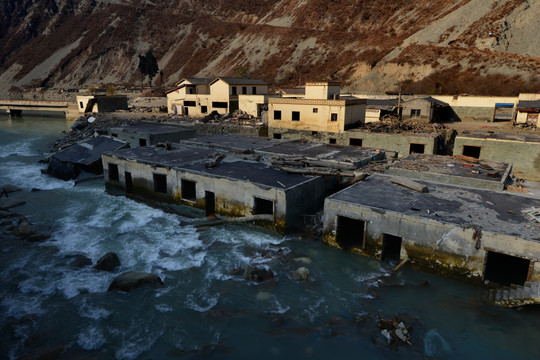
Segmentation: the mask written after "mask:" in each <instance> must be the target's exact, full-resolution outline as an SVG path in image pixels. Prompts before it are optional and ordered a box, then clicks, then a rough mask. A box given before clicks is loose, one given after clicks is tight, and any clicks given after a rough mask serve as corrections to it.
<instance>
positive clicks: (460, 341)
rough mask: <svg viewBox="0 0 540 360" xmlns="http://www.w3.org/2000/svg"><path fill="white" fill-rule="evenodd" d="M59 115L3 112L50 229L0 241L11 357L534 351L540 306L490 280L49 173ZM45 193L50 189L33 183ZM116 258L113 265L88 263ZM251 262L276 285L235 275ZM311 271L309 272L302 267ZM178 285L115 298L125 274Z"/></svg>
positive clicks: (5, 350)
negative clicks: (403, 340) (405, 338)
mask: <svg viewBox="0 0 540 360" xmlns="http://www.w3.org/2000/svg"><path fill="white" fill-rule="evenodd" d="M69 126H70V123H69V122H66V120H65V119H59V118H40V117H20V118H14V119H10V118H8V117H7V116H4V117H0V185H3V184H12V185H16V186H18V187H20V188H21V189H22V191H20V192H16V193H12V194H10V197H13V198H15V199H21V200H25V201H26V203H25V204H24V205H23V206H20V207H17V208H16V209H14V211H16V212H18V213H20V214H22V215H24V216H26V217H27V218H28V219H29V220H30V221H31V222H32V223H34V224H36V225H38V226H40V227H46V228H48V229H49V231H50V232H51V234H52V236H51V238H50V239H49V240H47V241H45V242H42V243H26V242H24V241H22V240H20V241H17V242H13V241H10V242H8V241H0V246H1V252H0V280H1V281H0V313H1V314H0V343H1V344H0V357H2V358H4V357H5V358H7V359H17V358H19V357H22V356H26V355H30V356H36V354H40V353H47V352H50V351H54V350H55V349H60V350H59V351H62V354H61V355H60V357H59V358H60V359H74V358H75V359H176V358H182V359H198V358H205V359H206V358H210V359H212V358H215V359H247V358H253V357H255V358H257V359H285V358H287V359H292V358H298V359H304V358H310V359H323V358H363V359H422V358H424V357H426V358H429V359H471V358H474V359H508V358H518V357H519V358H522V359H533V358H536V359H537V358H539V357H540V343H539V342H538V341H537V339H538V336H539V335H540V330H538V324H539V323H540V311H539V309H538V308H537V307H531V308H522V309H505V308H500V307H496V306H493V305H489V304H486V303H484V302H483V301H482V300H481V299H482V297H483V295H484V289H482V288H479V287H475V286H471V285H468V284H464V283H460V282H457V281H453V280H449V279H443V278H440V277H437V276H434V275H431V274H429V273H425V272H419V271H415V270H412V269H409V268H407V267H403V268H401V269H400V270H399V271H397V272H395V273H391V272H390V271H389V270H388V269H387V268H385V267H383V266H381V264H380V263H379V262H378V261H376V260H373V259H368V258H364V257H362V256H359V255H355V254H352V253H347V252H343V251H340V250H339V249H335V248H332V247H329V246H325V245H323V244H322V243H321V241H320V240H316V239H311V238H308V239H302V238H300V237H298V236H287V237H283V236H280V235H278V234H276V233H273V232H270V231H267V230H263V229H260V228H257V227H253V226H250V225H223V226H218V227H214V228H211V229H210V230H207V231H201V232H198V231H197V229H196V228H195V226H194V224H195V223H196V222H197V221H199V220H197V219H193V218H188V217H183V216H180V215H177V214H173V213H170V212H165V211H162V210H160V209H159V208H157V207H151V206H148V205H146V204H143V203H139V202H135V201H133V200H130V199H128V198H125V197H122V196H113V195H110V194H108V193H106V192H105V189H104V184H103V181H102V180H93V181H90V182H86V183H82V184H79V185H77V186H74V183H73V182H69V181H68V182H64V181H61V180H56V179H54V178H51V177H49V176H47V175H42V174H41V169H43V168H44V167H45V165H42V164H39V163H38V161H39V160H40V159H43V158H44V157H45V156H46V154H47V151H50V144H52V143H53V142H54V141H55V139H56V138H58V137H59V136H60V133H61V131H62V130H65V129H68V128H69ZM32 189H34V190H36V189H39V191H31V190H32ZM109 251H112V252H115V253H117V254H118V256H119V258H120V261H121V262H122V265H121V266H120V268H119V269H117V270H116V271H115V272H113V273H109V272H103V271H97V270H94V269H92V267H84V268H75V267H73V266H71V265H70V263H69V259H70V256H72V255H75V254H82V255H84V256H86V257H88V258H90V259H92V260H93V262H94V263H95V262H96V261H97V259H99V258H100V257H101V256H102V255H104V254H105V253H107V252H109ZM247 265H253V266H262V267H267V268H269V269H271V270H272V271H273V272H274V274H275V279H274V280H273V281H268V282H265V283H262V284H258V283H254V282H248V281H245V280H244V279H243V278H242V276H234V275H231V273H232V272H233V270H234V269H238V268H245V267H246V266H247ZM301 266H304V267H306V268H308V269H309V271H310V277H311V279H310V280H309V281H305V282H302V281H294V280H293V279H292V278H291V273H292V272H293V271H294V270H296V269H297V268H299V267H301ZM130 270H139V271H146V272H151V273H154V274H157V275H159V276H160V277H161V279H162V280H163V282H164V284H165V286H164V287H161V288H157V289H155V288H141V289H136V290H134V291H132V292H129V293H122V292H107V288H108V286H109V284H110V282H111V281H112V280H113V278H114V277H115V276H116V275H118V274H120V273H122V272H126V271H130ZM393 316H399V317H400V319H401V320H403V321H404V322H405V323H406V324H407V325H411V326H412V332H411V336H412V345H405V344H403V345H398V346H389V345H388V344H387V342H386V339H385V338H384V337H383V336H382V335H381V334H380V330H379V329H378V327H377V319H378V318H385V319H390V318H392V317H393Z"/></svg>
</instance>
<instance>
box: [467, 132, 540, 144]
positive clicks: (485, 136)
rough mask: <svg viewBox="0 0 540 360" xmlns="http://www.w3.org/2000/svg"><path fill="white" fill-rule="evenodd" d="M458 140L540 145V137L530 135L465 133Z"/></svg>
mask: <svg viewBox="0 0 540 360" xmlns="http://www.w3.org/2000/svg"><path fill="white" fill-rule="evenodd" d="M457 137H458V138H460V137H461V138H471V139H484V140H508V141H521V142H531V143H540V135H532V134H510V133H494V132H493V133H490V132H485V133H466V134H459V135H458V136H457Z"/></svg>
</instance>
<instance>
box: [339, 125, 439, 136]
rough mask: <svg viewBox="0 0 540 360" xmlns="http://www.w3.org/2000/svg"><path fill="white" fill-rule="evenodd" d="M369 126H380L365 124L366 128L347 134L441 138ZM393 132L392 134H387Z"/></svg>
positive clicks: (355, 129) (351, 130)
mask: <svg viewBox="0 0 540 360" xmlns="http://www.w3.org/2000/svg"><path fill="white" fill-rule="evenodd" d="M369 124H378V123H377V122H375V123H368V124H364V126H366V127H358V128H352V129H348V130H347V131H346V133H349V134H355V135H356V133H358V134H366V135H375V136H417V137H427V138H436V137H437V136H439V134H437V133H422V132H413V130H400V129H392V128H391V127H390V126H388V127H386V126H381V130H377V129H370V128H369ZM386 130H388V131H392V132H386Z"/></svg>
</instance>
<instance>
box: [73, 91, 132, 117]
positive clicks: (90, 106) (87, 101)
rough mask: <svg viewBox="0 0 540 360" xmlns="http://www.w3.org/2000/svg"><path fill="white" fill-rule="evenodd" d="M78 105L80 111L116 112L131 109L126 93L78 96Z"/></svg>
mask: <svg viewBox="0 0 540 360" xmlns="http://www.w3.org/2000/svg"><path fill="white" fill-rule="evenodd" d="M77 106H78V108H79V112H80V113H90V112H91V113H102V112H115V111H118V110H128V109H129V108H128V100H127V96H125V95H89V96H77Z"/></svg>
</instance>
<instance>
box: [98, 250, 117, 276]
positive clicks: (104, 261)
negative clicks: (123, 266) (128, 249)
mask: <svg viewBox="0 0 540 360" xmlns="http://www.w3.org/2000/svg"><path fill="white" fill-rule="evenodd" d="M119 266H120V259H119V258H118V255H116V254H115V253H113V252H108V253H106V254H105V255H103V256H102V257H101V259H99V260H98V261H97V263H96V266H94V269H96V270H103V271H114V269H116V268H117V267H119Z"/></svg>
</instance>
